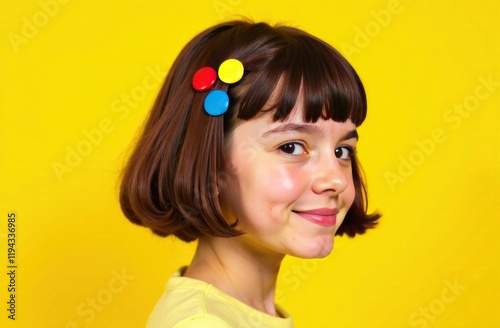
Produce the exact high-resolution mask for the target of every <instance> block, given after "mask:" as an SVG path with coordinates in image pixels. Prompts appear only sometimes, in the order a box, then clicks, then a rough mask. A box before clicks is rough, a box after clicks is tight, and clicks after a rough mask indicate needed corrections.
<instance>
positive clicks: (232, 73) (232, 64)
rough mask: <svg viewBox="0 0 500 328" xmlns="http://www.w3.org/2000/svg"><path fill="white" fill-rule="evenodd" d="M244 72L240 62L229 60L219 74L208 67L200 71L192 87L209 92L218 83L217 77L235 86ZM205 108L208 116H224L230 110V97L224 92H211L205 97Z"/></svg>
mask: <svg viewBox="0 0 500 328" xmlns="http://www.w3.org/2000/svg"><path fill="white" fill-rule="evenodd" d="M244 71H245V69H244V67H243V64H242V63H241V62H240V61H239V60H237V59H233V58H231V59H227V60H225V61H224V62H223V63H222V64H221V65H220V66H219V70H218V72H217V73H216V72H215V70H214V69H213V68H212V67H208V66H207V67H203V68H201V69H199V70H198V71H197V72H196V73H195V74H194V76H193V80H192V85H193V88H194V89H195V90H196V91H206V90H209V89H210V88H212V87H213V86H214V84H215V82H216V81H217V76H218V77H219V79H220V80H221V81H222V82H224V83H227V84H233V83H236V82H238V81H239V80H241V78H242V77H243V73H244ZM203 108H204V109H205V112H207V114H208V115H211V116H219V115H222V114H224V113H225V112H226V111H227V109H228V108H229V96H228V95H227V93H226V92H225V91H223V90H218V89H215V90H211V91H210V92H209V93H208V95H207V96H206V97H205V101H204V102H203Z"/></svg>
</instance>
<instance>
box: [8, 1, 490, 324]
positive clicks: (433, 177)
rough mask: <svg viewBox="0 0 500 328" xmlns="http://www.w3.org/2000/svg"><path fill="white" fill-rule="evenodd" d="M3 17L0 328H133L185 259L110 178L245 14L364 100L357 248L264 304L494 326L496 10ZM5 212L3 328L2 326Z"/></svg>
mask: <svg viewBox="0 0 500 328" xmlns="http://www.w3.org/2000/svg"><path fill="white" fill-rule="evenodd" d="M0 8H1V11H0V15H1V19H0V65H1V66H0V74H1V75H0V137H1V139H0V184H1V185H0V187H1V190H0V216H1V220H0V238H1V240H0V258H1V261H0V263H1V266H2V269H1V270H0V304H3V305H2V306H0V308H1V309H2V310H1V311H0V314H1V315H0V326H2V327H5V326H7V327H61V328H63V327H64V328H70V327H142V326H143V325H144V323H145V321H146V319H147V317H148V315H149V313H150V311H151V309H152V307H153V305H154V304H155V302H156V300H157V299H158V297H159V296H160V294H161V292H162V289H163V286H164V284H165V282H166V280H167V278H168V276H169V275H170V274H171V273H172V272H173V271H174V270H176V269H177V268H178V267H180V266H182V265H185V264H187V263H188V262H189V259H190V257H191V255H192V252H193V249H194V246H195V245H194V244H192V245H187V244H184V243H182V242H180V241H176V240H174V239H161V238H159V237H155V236H153V235H152V234H151V233H150V232H148V231H147V230H145V229H142V228H139V227H136V226H133V225H132V224H130V223H129V222H128V221H127V220H126V219H125V218H124V217H123V216H122V214H121V212H120V209H119V206H118V202H117V192H116V191H117V188H116V186H117V184H116V180H117V176H118V172H119V170H120V168H121V166H122V164H123V163H124V159H125V158H126V154H127V151H128V147H129V144H130V143H131V142H132V140H133V138H134V136H136V134H137V132H138V129H139V128H140V126H141V124H142V122H143V119H144V117H145V115H146V113H147V111H148V109H149V108H150V106H151V102H152V101H153V99H154V97H155V95H156V92H157V90H158V88H159V83H160V80H161V78H162V77H163V75H164V74H165V72H167V71H168V68H169V66H170V64H171V63H172V61H173V59H174V58H175V56H176V55H177V53H178V52H179V51H180V49H181V47H182V46H183V45H184V44H185V43H186V42H187V41H188V40H189V39H190V38H191V37H192V36H194V35H195V34H196V33H198V32H199V31H201V30H202V29H204V28H206V27H208V26H210V25H212V24H215V23H217V22H220V21H221V20H225V19H229V18H232V17H236V15H243V16H247V17H250V18H253V19H255V20H266V21H269V22H271V23H276V22H285V23H289V24H292V25H295V26H297V27H299V28H302V29H305V30H307V31H309V32H311V33H312V34H315V35H317V36H319V37H320V38H323V39H325V40H326V41H328V42H329V43H331V44H332V45H334V46H335V47H336V48H338V49H339V50H340V51H341V52H342V53H343V54H344V55H345V56H346V57H347V58H348V60H350V62H351V63H352V64H353V66H354V67H355V68H356V69H357V71H358V73H359V74H360V76H361V78H362V80H363V81H364V83H365V86H366V89H367V93H368V98H369V114H368V119H367V121H366V122H365V124H364V125H363V126H362V127H361V128H360V130H359V132H360V144H359V154H360V158H361V161H362V163H363V164H364V168H365V171H366V174H367V176H368V184H369V194H370V208H371V209H380V210H381V212H382V213H383V215H384V216H383V219H382V220H381V224H380V226H379V227H378V228H377V229H376V230H373V231H370V232H369V233H368V234H367V235H365V236H361V237H356V238H354V239H349V238H347V237H342V238H337V239H336V246H335V250H334V252H333V253H332V255H331V256H329V257H328V258H327V259H324V260H310V261H305V260H301V259H295V258H287V259H286V260H285V262H284V264H283V268H282V272H281V275H280V278H279V288H278V301H279V302H280V303H281V304H282V305H283V306H284V307H285V308H286V309H287V310H288V311H289V312H291V313H292V315H293V316H294V320H295V323H296V325H297V327H500V317H499V314H498V313H499V312H498V307H499V305H500V296H499V295H500V288H499V279H500V278H499V277H500V264H499V257H500V256H499V255H500V254H499V253H500V252H499V251H500V241H499V240H500V224H499V222H500V221H499V218H500V215H499V210H498V208H499V205H500V197H499V192H498V188H499V182H500V181H499V180H500V179H499V169H500V165H499V164H500V151H499V149H500V148H499V141H500V137H499V133H498V129H499V126H498V123H499V115H498V110H499V99H500V69H499V68H500V67H499V62H498V61H499V58H500V56H499V55H500V42H499V37H498V21H499V18H500V15H499V9H500V2H499V1H497V0H484V1H472V0H468V1H466V0H462V1H432V0H413V1H411V0H400V1H396V0H383V1H382V0H381V1H366V2H348V1H325V0H312V1H296V0H293V1H291V0H288V1H277V0H276V1H273V0H258V1H250V0H207V1H165V0H163V1H159V0H158V1H153V0H148V1H141V2H140V1H130V0H124V1H115V2H104V1H82V0H64V1H63V0H60V2H56V0H40V1H38V0H37V1H35V0H30V1H4V2H2V4H0ZM160 76H161V77H160ZM10 212H15V213H16V214H17V232H18V239H17V265H18V268H17V277H16V278H17V287H18V290H17V292H18V293H17V300H18V303H17V315H16V319H17V320H16V321H15V322H12V321H11V320H8V319H7V315H8V312H7V311H6V310H5V309H6V308H7V305H6V301H7V300H8V293H7V285H8V276H7V275H6V272H7V268H6V266H7V240H6V237H7V234H6V232H7V215H8V213H10ZM4 270H5V273H4ZM4 308H5V309H4Z"/></svg>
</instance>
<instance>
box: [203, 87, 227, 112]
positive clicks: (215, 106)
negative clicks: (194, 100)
mask: <svg viewBox="0 0 500 328" xmlns="http://www.w3.org/2000/svg"><path fill="white" fill-rule="evenodd" d="M203 107H204V108H205V112H207V113H208V115H211V116H219V115H222V114H224V113H225V112H226V111H227V109H228V108H229V96H228V95H227V93H225V92H224V91H222V90H212V91H210V92H209V93H208V95H207V97H206V98H205V102H204V103H203Z"/></svg>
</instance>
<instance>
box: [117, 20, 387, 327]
mask: <svg viewBox="0 0 500 328" xmlns="http://www.w3.org/2000/svg"><path fill="white" fill-rule="evenodd" d="M365 116H366V97H365V91H364V88H363V85H362V84H361V81H360V79H359V77H358V75H357V74H356V72H355V71H354V69H353V68H352V67H351V66H350V65H349V63H348V62H347V61H346V60H345V59H344V58H343V57H342V56H341V55H340V54H339V53H338V52H337V51H336V50H335V49H333V48H332V47H331V46H330V45H328V44H326V43H325V42H323V41H321V40H320V39H318V38H316V37H314V36H312V35H310V34H308V33H306V32H304V31H301V30H298V29H296V28H292V27H287V26H274V27H272V26H270V25H268V24H265V23H252V22H247V21H232V22H227V23H223V24H219V25H216V26H213V27H211V28H209V29H207V30H206V31H203V32H202V33H200V34H199V35H197V36H196V37H195V38H194V39H193V40H191V41H190V42H189V43H188V44H187V45H186V46H185V48H184V49H183V50H182V51H181V53H180V55H179V56H178V57H177V59H176V61H175V62H174V64H173V66H172V68H171V70H170V72H169V73H168V76H167V78H166V81H165V84H164V85H163V87H162V89H161V91H160V94H159V96H158V98H157V100H156V102H155V104H154V106H153V109H152V111H151V113H150V116H149V118H148V120H147V123H146V125H145V128H144V132H143V134H142V136H141V137H140V139H139V140H138V143H137V145H136V148H135V151H134V152H133V154H132V156H131V158H130V161H129V163H128V165H127V167H126V169H125V171H124V176H123V181H122V185H121V193H120V201H121V206H122V209H123V212H124V213H125V215H126V216H127V218H128V219H129V220H130V221H132V222H133V223H136V224H139V225H142V226H145V227H148V228H150V229H151V230H152V231H153V232H154V233H156V234H158V235H160V236H169V235H174V236H176V237H178V238H180V239H181V240H183V241H186V242H190V241H194V240H197V241H198V246H197V250H196V253H195V255H194V258H193V259H192V261H191V263H190V264H189V266H187V267H184V268H181V269H179V271H177V272H176V273H174V274H173V275H172V276H171V278H170V280H169V281H168V283H167V286H166V290H165V293H164V294H163V296H162V297H161V299H160V300H159V302H158V303H157V305H156V307H155V309H154V311H153V313H152V314H151V316H150V318H149V322H148V327H293V322H292V319H291V317H290V316H289V315H288V313H287V312H285V310H283V309H282V308H280V307H279V306H277V305H276V304H275V303H274V293H275V287H276V279H277V276H278V272H279V268H280V264H281V261H282V260H283V258H284V256H285V255H292V256H297V257H300V258H320V257H325V256H327V255H328V254H329V253H330V252H331V251H332V248H333V240H334V236H335V235H336V234H339V235H342V234H344V233H345V234H347V235H349V236H351V237H352V236H354V235H356V234H362V233H364V232H365V231H366V229H368V228H372V227H374V226H375V224H376V221H377V219H378V218H379V216H380V215H378V214H371V215H369V214H367V213H366V209H367V199H366V191H365V186H364V182H363V179H362V175H361V168H360V166H359V164H358V161H357V159H356V143H357V140H358V134H357V132H356V127H357V126H359V125H360V124H361V123H362V122H363V120H364V119H365Z"/></svg>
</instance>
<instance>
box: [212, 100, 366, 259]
mask: <svg viewBox="0 0 500 328" xmlns="http://www.w3.org/2000/svg"><path fill="white" fill-rule="evenodd" d="M302 114H303V110H302V108H301V107H300V106H296V108H295V109H294V110H293V112H292V113H291V115H290V116H289V117H288V118H287V119H286V120H285V121H283V122H280V121H278V122H272V114H266V115H263V116H260V117H258V118H255V119H252V120H249V121H245V122H243V123H241V124H240V125H238V126H237V127H236V128H235V130H234V131H233V134H232V136H231V141H230V144H229V146H228V147H229V158H230V166H229V172H228V173H229V175H228V176H229V179H227V180H226V181H225V183H222V184H221V185H220V192H221V196H222V203H223V204H224V205H225V211H226V212H227V215H228V221H229V222H235V221H236V220H238V226H237V228H238V229H240V230H242V231H243V232H244V233H245V234H244V235H242V236H240V237H236V240H238V242H239V243H241V245H242V246H244V247H248V248H250V249H253V250H254V251H257V252H264V253H269V252H272V253H279V254H289V255H292V256H297V257H301V258H315V257H324V256H327V255H328V254H329V253H330V252H331V251H332V248H333V239H334V235H335V232H336V230H337V229H338V228H339V226H340V225H341V224H342V221H343V220H344V218H345V215H346V213H347V210H348V209H349V207H350V206H351V204H352V203H353V200H354V194H355V191H354V185H353V180H352V168H351V160H350V156H351V155H352V154H353V151H354V149H355V147H356V142H357V133H356V126H355V125H354V123H352V122H351V121H350V120H348V121H346V122H344V123H338V122H335V121H333V120H322V119H320V120H318V121H317V122H316V123H307V122H304V121H303V119H302V117H303V116H302ZM223 182H224V181H223Z"/></svg>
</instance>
